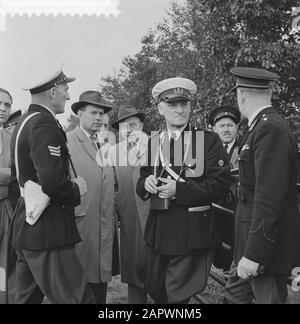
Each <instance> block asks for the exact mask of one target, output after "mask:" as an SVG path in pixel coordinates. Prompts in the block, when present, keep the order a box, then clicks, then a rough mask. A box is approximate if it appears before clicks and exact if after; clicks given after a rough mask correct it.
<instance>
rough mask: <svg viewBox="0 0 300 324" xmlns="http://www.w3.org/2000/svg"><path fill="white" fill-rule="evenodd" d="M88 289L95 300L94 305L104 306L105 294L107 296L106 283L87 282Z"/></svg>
mask: <svg viewBox="0 0 300 324" xmlns="http://www.w3.org/2000/svg"><path fill="white" fill-rule="evenodd" d="M89 287H90V288H91V289H92V291H93V293H94V296H95V299H96V304H106V294H107V283H106V282H105V283H103V282H101V283H99V284H95V283H90V282H89Z"/></svg>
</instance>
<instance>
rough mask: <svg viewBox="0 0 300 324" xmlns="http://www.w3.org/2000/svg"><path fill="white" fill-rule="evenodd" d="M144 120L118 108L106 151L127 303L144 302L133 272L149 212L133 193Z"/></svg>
mask: <svg viewBox="0 0 300 324" xmlns="http://www.w3.org/2000/svg"><path fill="white" fill-rule="evenodd" d="M144 119H145V114H144V113H143V112H142V111H139V110H137V109H136V108H135V107H133V106H124V107H121V108H120V109H119V114H118V120H117V121H116V122H114V123H113V124H112V127H114V128H115V129H118V130H119V136H120V137H119V138H120V142H119V144H117V145H116V146H113V147H112V148H111V149H110V150H109V155H110V160H111V164H112V165H113V166H114V170H115V177H116V204H115V205H116V211H117V214H118V216H119V219H120V249H121V280H122V282H124V283H127V284H128V304H146V303H147V293H146V291H145V290H144V285H143V283H142V282H141V281H140V280H139V278H138V276H137V271H136V264H137V261H138V258H139V254H140V252H141V249H142V247H143V245H144V237H143V236H144V230H145V224H146V219H147V216H148V213H149V201H143V200H142V199H141V198H140V197H139V196H137V195H136V192H135V191H136V190H135V188H136V184H137V181H138V179H139V175H140V166H141V165H142V164H143V163H142V159H143V157H144V156H146V155H147V143H148V137H147V135H146V134H144V133H143V132H142V130H143V126H144V123H143V122H144Z"/></svg>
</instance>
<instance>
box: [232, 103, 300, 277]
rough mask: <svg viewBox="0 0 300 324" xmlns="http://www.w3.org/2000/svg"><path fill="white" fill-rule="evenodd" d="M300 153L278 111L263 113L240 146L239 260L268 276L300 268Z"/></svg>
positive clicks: (237, 253) (271, 109) (237, 215)
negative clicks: (299, 191)
mask: <svg viewBox="0 0 300 324" xmlns="http://www.w3.org/2000/svg"><path fill="white" fill-rule="evenodd" d="M296 152H297V144H296V141H295V138H294V136H293V134H292V133H291V131H290V129H289V127H288V125H287V123H286V122H285V121H284V120H283V119H282V118H281V117H280V116H279V115H278V114H277V113H276V112H275V111H274V109H273V108H266V109H265V110H263V111H262V112H260V113H259V114H258V116H257V117H256V118H255V120H254V121H253V123H252V125H250V128H249V130H248V135H247V137H246V140H245V141H244V143H242V145H241V147H240V158H239V171H240V188H239V193H238V205H237V211H236V239H235V261H236V262H239V261H240V259H241V258H242V257H243V256H245V257H246V258H248V259H250V260H252V261H254V262H257V263H259V264H261V265H263V266H265V267H266V270H265V272H266V273H267V274H290V272H291V270H292V268H293V267H295V266H299V265H300V263H299V259H300V250H299V239H300V218H299V214H298V211H297V199H296V179H297V169H296ZM297 259H298V260H297Z"/></svg>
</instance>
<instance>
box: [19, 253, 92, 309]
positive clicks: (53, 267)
mask: <svg viewBox="0 0 300 324" xmlns="http://www.w3.org/2000/svg"><path fill="white" fill-rule="evenodd" d="M23 253H24V257H25V259H26V261H27V263H28V265H29V268H30V271H31V273H32V275H33V277H34V279H35V281H36V283H37V285H38V286H39V288H40V289H41V291H42V292H43V294H44V295H45V296H46V297H47V299H48V300H49V302H50V303H53V304H93V303H95V297H94V294H93V292H92V290H91V289H90V288H89V287H88V284H87V282H86V279H85V276H84V273H83V269H82V266H81V264H80V263H79V261H78V259H77V256H76V254H75V251H74V249H68V250H51V251H28V250H23Z"/></svg>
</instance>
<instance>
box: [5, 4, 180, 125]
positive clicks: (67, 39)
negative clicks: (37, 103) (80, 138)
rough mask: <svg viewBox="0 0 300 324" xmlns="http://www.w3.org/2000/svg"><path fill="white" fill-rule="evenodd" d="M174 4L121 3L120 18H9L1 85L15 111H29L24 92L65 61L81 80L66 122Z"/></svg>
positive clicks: (74, 86)
mask: <svg viewBox="0 0 300 324" xmlns="http://www.w3.org/2000/svg"><path fill="white" fill-rule="evenodd" d="M19 1H20V0H19ZM69 1H71V0H69ZM94 1H95V0H94ZM98 1H102V0H98ZM176 1H177V2H179V1H180V2H181V1H182V0H176ZM170 2H171V0H120V5H119V7H118V9H119V15H117V16H116V17H115V16H113V15H110V16H109V17H105V16H104V15H102V16H100V17H97V16H96V15H94V16H91V17H88V16H85V17H82V18H80V17H79V16H76V17H73V18H72V17H71V16H68V17H63V16H58V17H56V18H54V17H53V16H52V17H51V16H50V17H45V16H41V17H36V16H33V17H31V18H29V17H28V16H15V17H10V16H9V17H7V19H6V31H0V87H3V88H6V89H8V90H9V91H10V92H11V93H12V95H13V98H14V105H13V111H14V110H17V109H22V110H26V109H27V108H28V105H29V104H30V95H29V93H28V92H26V91H23V90H22V88H24V87H26V85H28V84H30V83H31V82H32V80H33V79H35V78H36V77H38V76H39V75H41V74H42V71H43V69H45V67H46V68H49V67H52V66H53V67H54V66H57V64H58V62H60V61H62V60H63V61H64V71H65V73H66V74H67V75H70V76H75V77H76V78H77V80H76V81H75V82H73V83H71V84H70V95H71V100H70V102H68V104H67V106H66V112H65V113H64V114H63V115H61V116H60V121H61V122H62V123H63V124H65V123H66V121H67V118H68V117H69V115H70V112H71V109H70V105H71V104H72V103H73V102H75V101H77V100H78V98H79V95H80V93H81V92H83V91H85V90H96V89H97V88H98V84H99V82H100V80H101V77H105V76H107V75H111V74H113V73H114V71H115V70H118V68H119V67H120V66H121V61H122V58H123V57H125V56H127V55H134V54H136V53H137V52H138V51H139V50H140V48H141V44H140V40H141V38H142V37H143V36H144V35H145V34H146V33H147V31H148V30H149V28H151V27H154V26H155V25H156V24H157V23H158V22H160V21H161V20H162V18H163V17H165V16H166V10H167V9H168V8H169V6H170Z"/></svg>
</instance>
